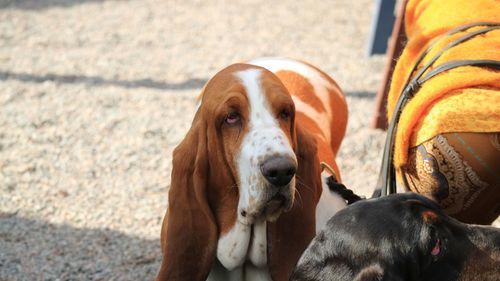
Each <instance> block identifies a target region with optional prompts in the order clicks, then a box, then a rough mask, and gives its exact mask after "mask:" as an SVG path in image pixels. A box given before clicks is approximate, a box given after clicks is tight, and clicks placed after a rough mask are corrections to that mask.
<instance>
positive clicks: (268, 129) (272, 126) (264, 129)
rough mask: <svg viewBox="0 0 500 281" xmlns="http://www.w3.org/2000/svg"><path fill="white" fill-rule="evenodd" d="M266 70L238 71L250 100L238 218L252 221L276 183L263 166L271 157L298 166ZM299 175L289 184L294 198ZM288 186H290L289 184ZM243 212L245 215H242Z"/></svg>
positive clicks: (240, 162) (240, 159)
mask: <svg viewBox="0 0 500 281" xmlns="http://www.w3.org/2000/svg"><path fill="white" fill-rule="evenodd" d="M261 75H262V70H260V69H249V70H244V71H240V72H237V73H236V76H237V77H238V78H239V79H240V80H241V82H242V84H243V86H244V88H245V91H246V94H247V98H248V102H249V107H250V108H249V120H248V127H249V130H248V133H247V134H246V135H245V136H244V138H243V141H242V144H241V148H240V153H239V154H238V155H237V156H236V159H235V160H236V165H237V167H238V173H239V181H240V182H239V190H240V198H239V203H238V210H239V211H238V219H239V220H240V221H242V222H248V223H252V220H253V219H254V218H253V216H255V215H259V214H260V212H262V209H263V208H265V205H266V204H267V202H268V200H269V199H270V198H269V196H270V194H271V193H272V192H274V191H272V190H271V189H272V188H273V186H272V185H271V184H270V183H269V182H268V181H267V180H266V178H265V177H264V176H263V175H262V171H261V165H262V164H263V163H264V161H266V160H268V159H270V158H271V157H287V158H288V159H290V160H291V161H293V162H294V164H295V165H296V163H297V158H296V156H295V153H294V151H293V149H292V146H291V144H290V142H289V140H288V138H287V137H286V135H285V133H284V132H283V130H282V129H281V128H280V126H279V122H278V120H276V117H275V116H274V113H273V111H272V110H271V109H270V106H269V103H268V101H267V98H266V94H265V93H264V91H263V88H262V86H261ZM294 188H295V178H293V179H292V180H291V181H290V183H289V184H288V189H287V190H286V191H285V192H289V195H290V199H291V200H293V192H294ZM285 189H286V187H285ZM242 211H243V213H244V214H245V215H244V216H242Z"/></svg>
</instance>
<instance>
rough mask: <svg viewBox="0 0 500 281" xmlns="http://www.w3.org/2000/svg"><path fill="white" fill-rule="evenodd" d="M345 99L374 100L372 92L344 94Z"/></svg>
mask: <svg viewBox="0 0 500 281" xmlns="http://www.w3.org/2000/svg"><path fill="white" fill-rule="evenodd" d="M345 95H346V96H347V97H353V98H360V99H373V98H375V93H374V92H346V93H345Z"/></svg>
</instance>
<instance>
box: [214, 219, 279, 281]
mask: <svg viewBox="0 0 500 281" xmlns="http://www.w3.org/2000/svg"><path fill="white" fill-rule="evenodd" d="M217 259H218V263H217V264H216V265H215V266H214V268H213V269H212V271H211V272H210V276H209V278H208V280H221V281H222V280H235V281H240V280H241V281H250V280H252V281H254V280H255V281H268V280H269V281H270V280H271V277H270V275H269V270H268V268H267V232H266V221H264V220H263V221H256V222H255V223H254V224H253V225H245V224H242V223H240V222H236V224H235V225H234V227H233V228H232V229H231V230H230V231H229V232H228V233H226V234H225V235H224V236H223V237H221V238H220V239H219V243H218V245H217Z"/></svg>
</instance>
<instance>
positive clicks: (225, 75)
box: [201, 63, 286, 103]
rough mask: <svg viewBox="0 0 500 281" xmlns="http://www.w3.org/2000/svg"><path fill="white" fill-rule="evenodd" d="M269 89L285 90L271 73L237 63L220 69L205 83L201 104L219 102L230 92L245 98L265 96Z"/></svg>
mask: <svg viewBox="0 0 500 281" xmlns="http://www.w3.org/2000/svg"><path fill="white" fill-rule="evenodd" d="M269 88H274V89H276V88H281V89H283V90H285V88H284V86H283V85H282V84H281V81H280V80H279V78H278V77H276V76H275V75H274V74H273V73H272V72H270V71H268V70H266V69H264V68H262V67H259V66H255V65H250V64H243V63H237V64H233V65H230V66H228V67H226V68H224V69H222V70H221V71H219V72H218V73H217V74H215V75H214V76H213V77H212V78H211V79H210V81H208V82H207V84H206V85H205V87H204V89H203V91H202V96H201V102H202V103H204V102H209V101H214V100H215V101H219V102H220V101H222V100H223V99H224V98H225V97H226V96H227V92H231V91H234V92H240V93H244V94H246V95H247V96H248V95H250V94H252V93H253V94H254V95H255V94H256V93H258V94H259V95H264V96H265V95H267V94H268V93H267V92H266V89H269ZM263 90H264V91H263ZM285 91H286V90H285Z"/></svg>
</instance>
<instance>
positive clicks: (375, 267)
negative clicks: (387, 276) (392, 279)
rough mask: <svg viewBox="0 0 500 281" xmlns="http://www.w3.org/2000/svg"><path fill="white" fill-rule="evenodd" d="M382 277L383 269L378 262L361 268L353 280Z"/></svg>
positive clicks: (371, 279)
mask: <svg viewBox="0 0 500 281" xmlns="http://www.w3.org/2000/svg"><path fill="white" fill-rule="evenodd" d="M383 277H384V269H383V268H382V267H381V266H380V264H378V263H376V264H372V265H370V266H368V267H365V268H363V269H362V270H361V271H360V272H359V273H358V274H357V275H356V277H354V279H353V281H381V280H382V278H383Z"/></svg>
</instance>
